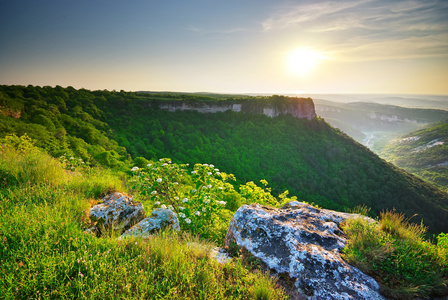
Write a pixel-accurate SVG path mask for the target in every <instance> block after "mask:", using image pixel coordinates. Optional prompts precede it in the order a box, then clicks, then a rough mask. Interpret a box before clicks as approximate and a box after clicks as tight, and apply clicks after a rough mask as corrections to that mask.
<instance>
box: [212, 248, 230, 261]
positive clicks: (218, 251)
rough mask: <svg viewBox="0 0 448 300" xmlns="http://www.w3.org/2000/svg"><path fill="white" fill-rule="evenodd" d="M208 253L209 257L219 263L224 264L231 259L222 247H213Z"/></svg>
mask: <svg viewBox="0 0 448 300" xmlns="http://www.w3.org/2000/svg"><path fill="white" fill-rule="evenodd" d="M210 254H211V257H212V258H213V259H214V260H216V261H217V262H218V263H220V264H225V263H227V262H229V261H232V258H230V256H229V254H228V253H227V252H226V250H225V249H223V248H219V247H215V248H213V249H212V251H211V253H210Z"/></svg>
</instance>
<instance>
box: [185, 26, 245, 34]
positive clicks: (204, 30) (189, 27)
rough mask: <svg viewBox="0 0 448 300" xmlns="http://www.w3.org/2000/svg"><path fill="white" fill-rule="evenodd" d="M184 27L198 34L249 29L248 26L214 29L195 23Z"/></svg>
mask: <svg viewBox="0 0 448 300" xmlns="http://www.w3.org/2000/svg"><path fill="white" fill-rule="evenodd" d="M184 29H185V30H188V31H192V32H196V33H198V34H231V33H237V32H245V31H249V30H248V29H246V28H240V27H235V28H228V29H214V30H213V29H203V28H200V27H196V26H193V25H189V26H188V27H185V28H184Z"/></svg>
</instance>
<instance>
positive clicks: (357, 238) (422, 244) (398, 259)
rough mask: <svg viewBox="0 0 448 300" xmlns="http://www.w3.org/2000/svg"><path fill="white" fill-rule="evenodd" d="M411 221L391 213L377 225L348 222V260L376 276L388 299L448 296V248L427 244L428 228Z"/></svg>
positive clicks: (383, 214) (360, 220) (381, 217)
mask: <svg viewBox="0 0 448 300" xmlns="http://www.w3.org/2000/svg"><path fill="white" fill-rule="evenodd" d="M408 221H409V220H406V219H405V217H404V216H403V215H402V214H397V213H394V212H390V211H386V212H383V213H381V216H380V220H379V222H376V223H368V222H367V221H366V220H364V219H362V218H353V219H349V220H347V221H346V222H345V223H344V224H343V230H344V232H345V233H346V235H347V238H348V239H347V244H346V247H345V248H344V250H343V257H344V259H345V260H347V261H348V262H349V263H350V264H352V265H354V266H356V267H358V268H359V269H360V270H361V271H363V272H365V273H366V274H369V275H371V276H372V277H374V278H375V279H376V280H377V281H378V283H379V284H380V286H381V292H382V293H383V294H384V295H385V296H386V297H389V298H393V299H410V298H413V297H423V298H426V297H429V296H440V295H444V296H446V295H448V289H447V284H448V260H447V258H448V248H447V247H442V244H441V243H440V245H439V246H437V245H434V244H432V243H430V242H428V241H425V240H424V234H425V228H424V227H423V226H422V225H420V226H419V225H416V224H412V223H409V222H408Z"/></svg>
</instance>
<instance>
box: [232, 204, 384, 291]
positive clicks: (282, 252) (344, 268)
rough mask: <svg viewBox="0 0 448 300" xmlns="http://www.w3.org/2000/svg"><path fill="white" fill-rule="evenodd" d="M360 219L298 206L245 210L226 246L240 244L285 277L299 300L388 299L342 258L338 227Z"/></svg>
mask: <svg viewBox="0 0 448 300" xmlns="http://www.w3.org/2000/svg"><path fill="white" fill-rule="evenodd" d="M355 216H358V215H353V214H347V213H338V212H335V211H330V210H324V209H317V208H315V207H313V206H310V205H308V204H305V203H301V202H296V201H294V202H290V203H288V204H287V205H285V206H284V207H283V208H281V209H274V208H270V207H266V206H261V205H259V204H251V205H243V206H242V207H240V208H239V209H238V211H237V212H236V213H235V215H234V217H233V219H232V221H231V223H230V226H229V229H228V232H227V236H226V240H225V246H226V247H231V246H232V243H236V244H237V245H238V246H239V247H240V248H242V249H243V250H245V251H248V252H249V253H250V254H251V255H253V256H255V257H256V258H259V259H260V260H261V261H262V262H263V263H264V264H265V265H266V266H267V267H268V268H269V269H270V270H271V271H272V272H273V273H277V274H279V277H280V275H281V276H283V275H285V274H286V275H287V276H288V278H289V280H288V281H289V282H293V284H291V286H290V287H288V288H287V289H288V290H290V291H291V289H293V291H294V289H295V291H294V292H295V293H294V292H293V293H292V295H294V294H295V295H296V297H297V299H383V297H382V296H381V295H380V294H379V292H378V290H379V285H378V283H377V282H376V281H375V280H374V279H373V278H371V277H369V276H367V275H365V274H364V273H362V272H361V271H360V270H358V269H357V268H355V267H353V266H351V265H349V264H348V263H346V262H345V261H344V260H342V258H341V255H340V251H341V249H342V248H343V247H344V245H345V242H346V240H345V238H344V234H343V232H342V231H341V230H340V229H339V227H338V225H339V224H340V223H341V222H342V221H343V220H345V219H346V218H350V217H355ZM358 217H359V216H358ZM371 221H372V222H374V221H373V220H371Z"/></svg>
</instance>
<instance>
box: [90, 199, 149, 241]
mask: <svg viewBox="0 0 448 300" xmlns="http://www.w3.org/2000/svg"><path fill="white" fill-rule="evenodd" d="M89 213H90V219H91V220H92V221H93V222H95V223H96V225H95V227H94V228H91V229H90V231H95V232H97V233H99V231H98V229H100V228H101V229H104V230H108V229H110V228H112V227H113V228H114V230H121V231H124V230H126V229H128V228H130V227H131V226H132V225H134V224H136V223H138V222H140V221H141V220H142V219H143V218H144V217H145V211H144V210H143V205H142V204H141V203H140V202H135V201H134V200H133V197H129V196H127V195H125V194H122V193H118V192H116V193H113V194H110V195H107V196H105V197H104V198H103V199H102V203H100V204H97V205H95V206H94V207H92V208H91V209H90V211H89Z"/></svg>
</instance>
